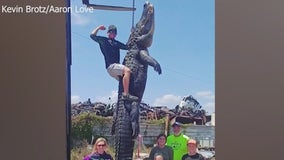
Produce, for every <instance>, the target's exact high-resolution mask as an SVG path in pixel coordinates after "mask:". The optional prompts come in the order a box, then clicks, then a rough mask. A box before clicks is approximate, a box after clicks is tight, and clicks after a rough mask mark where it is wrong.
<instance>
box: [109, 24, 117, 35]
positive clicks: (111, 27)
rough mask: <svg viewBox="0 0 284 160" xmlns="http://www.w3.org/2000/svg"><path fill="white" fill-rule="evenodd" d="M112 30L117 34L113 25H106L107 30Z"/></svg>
mask: <svg viewBox="0 0 284 160" xmlns="http://www.w3.org/2000/svg"><path fill="white" fill-rule="evenodd" d="M110 31H112V32H113V33H115V34H117V29H116V26H115V25H110V26H108V29H107V32H110Z"/></svg>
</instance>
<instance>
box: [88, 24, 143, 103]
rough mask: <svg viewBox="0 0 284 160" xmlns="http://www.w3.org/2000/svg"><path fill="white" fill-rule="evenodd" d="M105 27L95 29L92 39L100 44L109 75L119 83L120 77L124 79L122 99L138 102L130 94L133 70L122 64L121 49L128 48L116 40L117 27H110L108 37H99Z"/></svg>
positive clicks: (136, 98)
mask: <svg viewBox="0 0 284 160" xmlns="http://www.w3.org/2000/svg"><path fill="white" fill-rule="evenodd" d="M105 29H106V27H105V26H104V25H100V26H98V27H97V28H95V29H94V30H93V31H92V33H91V35H90V37H91V38H92V39H93V40H94V41H96V42H97V43H99V46H100V49H101V52H102V54H103V56H104V60H105V68H106V69H107V71H108V73H109V74H110V75H111V76H112V77H113V78H115V79H116V80H118V81H119V77H122V84H123V93H122V99H126V100H133V101H136V100H138V97H136V96H134V95H131V94H129V81H130V74H131V70H130V69H129V68H128V67H127V66H125V65H122V64H120V49H122V50H127V49H128V46H127V45H125V44H123V43H122V42H120V41H117V40H116V39H115V37H116V35H117V28H116V26H115V25H110V26H109V27H108V30H107V35H108V37H103V36H97V33H98V31H99V30H105Z"/></svg>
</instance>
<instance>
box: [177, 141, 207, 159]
mask: <svg viewBox="0 0 284 160" xmlns="http://www.w3.org/2000/svg"><path fill="white" fill-rule="evenodd" d="M187 148H188V153H186V154H184V155H183V156H182V159H181V160H205V158H204V157H203V156H202V155H201V154H199V153H197V143H196V140H194V139H190V140H188V141H187Z"/></svg>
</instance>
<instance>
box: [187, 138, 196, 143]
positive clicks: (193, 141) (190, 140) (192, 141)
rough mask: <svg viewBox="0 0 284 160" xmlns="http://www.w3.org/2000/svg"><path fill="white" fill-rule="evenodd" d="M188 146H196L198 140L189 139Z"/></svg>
mask: <svg viewBox="0 0 284 160" xmlns="http://www.w3.org/2000/svg"><path fill="white" fill-rule="evenodd" d="M187 144H196V140H194V139H189V140H188V141H187Z"/></svg>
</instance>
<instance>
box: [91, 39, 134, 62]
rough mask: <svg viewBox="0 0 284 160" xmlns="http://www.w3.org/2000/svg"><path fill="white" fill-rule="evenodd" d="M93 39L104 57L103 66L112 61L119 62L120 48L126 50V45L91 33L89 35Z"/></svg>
mask: <svg viewBox="0 0 284 160" xmlns="http://www.w3.org/2000/svg"><path fill="white" fill-rule="evenodd" d="M90 37H91V38H92V39H93V40H94V41H96V42H98V43H99V45H100V49H101V52H102V54H103V55H104V59H105V67H106V68H108V66H109V65H111V64H113V63H120V51H119V50H120V49H123V50H127V49H128V47H127V45H125V44H123V43H121V42H119V41H117V40H115V39H109V38H107V37H102V36H96V35H93V34H91V36H90Z"/></svg>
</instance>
